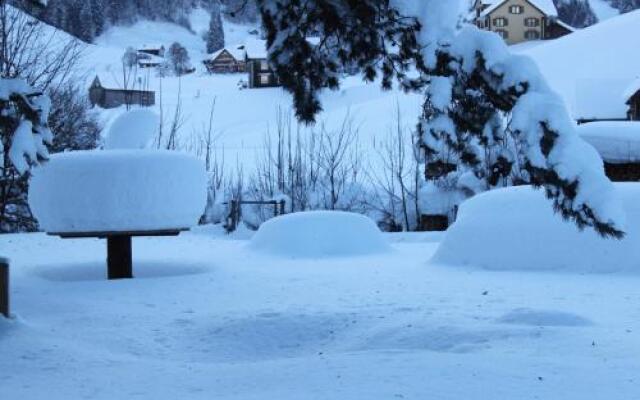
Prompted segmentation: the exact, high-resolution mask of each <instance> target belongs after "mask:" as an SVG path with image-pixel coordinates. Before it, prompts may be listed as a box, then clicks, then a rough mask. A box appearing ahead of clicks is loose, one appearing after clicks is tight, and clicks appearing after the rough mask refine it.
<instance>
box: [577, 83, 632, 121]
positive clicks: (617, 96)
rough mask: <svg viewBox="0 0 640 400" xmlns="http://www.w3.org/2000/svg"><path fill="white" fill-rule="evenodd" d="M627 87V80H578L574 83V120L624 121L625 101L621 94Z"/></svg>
mask: <svg viewBox="0 0 640 400" xmlns="http://www.w3.org/2000/svg"><path fill="white" fill-rule="evenodd" d="M628 86H629V81H628V80H627V79H615V78H607V79H579V80H578V81H577V82H576V90H575V109H574V110H573V114H574V118H576V119H626V118H627V111H628V109H627V106H626V104H625V102H626V99H623V98H622V93H624V92H625V89H626V88H627V87H628Z"/></svg>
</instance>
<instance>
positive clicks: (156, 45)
mask: <svg viewBox="0 0 640 400" xmlns="http://www.w3.org/2000/svg"><path fill="white" fill-rule="evenodd" d="M162 48H164V45H162V44H159V43H154V44H143V45H142V46H140V47H139V48H138V50H160V49H162Z"/></svg>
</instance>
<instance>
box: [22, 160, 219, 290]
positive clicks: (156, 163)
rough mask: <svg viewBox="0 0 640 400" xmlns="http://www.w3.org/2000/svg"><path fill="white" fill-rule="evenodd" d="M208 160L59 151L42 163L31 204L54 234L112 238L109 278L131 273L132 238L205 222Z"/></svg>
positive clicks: (34, 180)
mask: <svg viewBox="0 0 640 400" xmlns="http://www.w3.org/2000/svg"><path fill="white" fill-rule="evenodd" d="M206 198H207V175H206V172H205V170H204V166H203V165H202V163H201V162H200V161H199V160H197V159H195V158H193V157H191V156H189V155H186V154H182V153H177V152H169V151H158V150H112V151H79V152H69V153H61V154H56V155H54V156H52V157H51V160H50V161H49V162H47V163H46V164H45V165H43V166H42V167H39V168H36V169H35V171H34V174H33V178H32V181H31V185H30V189H29V204H30V206H31V209H32V211H33V213H34V215H35V216H36V218H37V219H38V222H39V224H40V227H41V228H42V229H43V230H45V231H46V232H47V233H48V234H50V235H56V236H60V237H62V238H65V239H71V238H103V239H107V254H108V255H107V265H108V277H109V279H119V278H131V277H133V271H132V246H131V242H132V240H131V239H132V237H135V236H176V235H178V234H180V232H182V231H185V230H188V229H189V227H191V226H194V225H196V224H197V223H198V220H199V219H200V217H201V215H202V213H203V211H204V208H205V205H206Z"/></svg>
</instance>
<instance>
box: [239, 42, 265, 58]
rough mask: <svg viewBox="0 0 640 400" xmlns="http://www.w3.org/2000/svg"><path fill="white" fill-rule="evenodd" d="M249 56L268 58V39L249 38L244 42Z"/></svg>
mask: <svg viewBox="0 0 640 400" xmlns="http://www.w3.org/2000/svg"><path fill="white" fill-rule="evenodd" d="M244 49H245V51H246V54H247V58H253V59H256V58H267V41H266V40H262V39H256V38H249V39H247V41H246V42H245V44H244Z"/></svg>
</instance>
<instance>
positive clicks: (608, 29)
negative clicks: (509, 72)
mask: <svg viewBox="0 0 640 400" xmlns="http://www.w3.org/2000/svg"><path fill="white" fill-rule="evenodd" d="M638 37H640V10H639V11H634V12H630V13H628V14H624V15H620V16H618V17H616V18H612V19H609V20H607V21H604V22H602V23H600V24H597V25H595V26H592V27H589V28H585V29H583V30H580V31H577V32H575V33H573V34H571V35H568V36H565V37H563V38H560V39H557V40H554V41H550V42H543V43H540V44H539V45H537V46H535V47H529V48H524V50H523V53H524V54H527V55H529V56H531V57H532V58H533V59H534V60H535V61H536V62H537V64H538V66H539V68H540V69H541V71H542V73H543V74H544V75H545V77H546V78H547V81H548V82H549V84H550V85H551V86H552V87H553V89H555V90H556V91H557V92H559V93H560V94H561V95H562V96H563V97H564V98H565V100H566V101H567V104H568V106H569V108H570V110H571V111H572V113H573V114H574V117H577V118H578V117H585V116H586V115H584V114H585V113H586V114H589V113H592V112H593V110H594V109H595V110H596V111H598V112H599V113H600V114H601V115H598V116H601V117H605V116H606V115H607V114H614V115H620V114H621V113H622V117H624V115H625V113H626V106H625V104H624V99H623V95H624V93H625V90H626V88H627V87H628V86H629V85H631V84H632V83H633V81H634V80H635V78H636V77H638V76H639V75H640V54H639V53H638V52H635V51H633V50H631V49H632V48H633V43H634V41H635V40H636V39H635V38H638Z"/></svg>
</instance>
